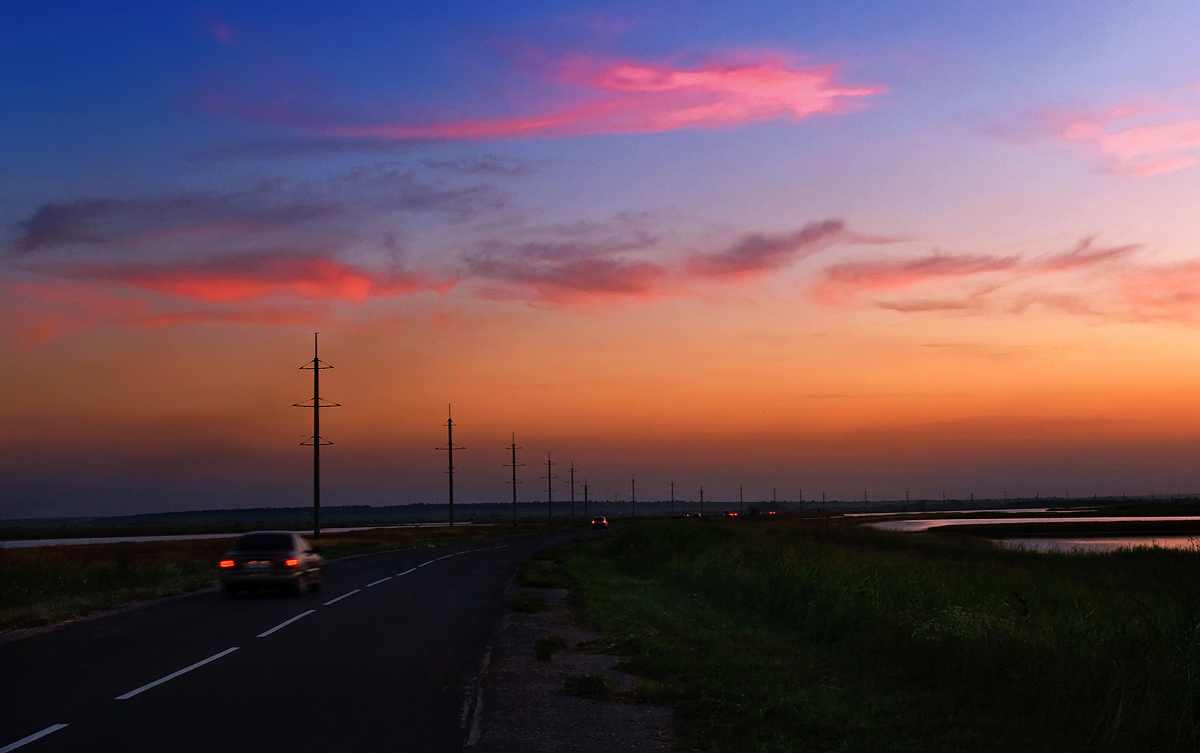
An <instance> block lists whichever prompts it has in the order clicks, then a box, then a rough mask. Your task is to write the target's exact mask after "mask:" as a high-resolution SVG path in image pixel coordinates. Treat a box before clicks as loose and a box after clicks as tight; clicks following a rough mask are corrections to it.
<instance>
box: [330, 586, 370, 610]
mask: <svg viewBox="0 0 1200 753" xmlns="http://www.w3.org/2000/svg"><path fill="white" fill-rule="evenodd" d="M361 590H362V589H361V588H356V589H354V590H353V591H351V592H350V593H344V594H342V595H341V596H339V597H337V598H336V599H330V600H329V601H327V602H325V604H324V605H323V606H326V607H327V606H329V605H330V604H336V603H338V602H339V601H341V600H342V599H344V598H346V597H347V596H353V595H354V594H356V593H358V592H359V591H361Z"/></svg>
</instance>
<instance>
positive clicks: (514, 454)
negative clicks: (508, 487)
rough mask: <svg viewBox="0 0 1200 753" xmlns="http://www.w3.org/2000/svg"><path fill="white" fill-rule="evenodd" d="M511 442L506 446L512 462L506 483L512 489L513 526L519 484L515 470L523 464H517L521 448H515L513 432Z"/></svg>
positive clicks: (515, 441)
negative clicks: (509, 478)
mask: <svg viewBox="0 0 1200 753" xmlns="http://www.w3.org/2000/svg"><path fill="white" fill-rule="evenodd" d="M512 440H513V441H512V444H510V445H509V446H508V449H509V450H510V451H512V462H511V463H509V464H508V467H509V468H512V481H509V482H508V483H510V484H512V488H513V525H514V526H515V525H516V524H517V484H519V483H521V482H520V481H517V468H518V467H520V466H523V465H525V464H524V463H518V462H517V450H519V449H521V448H520V447H517V433H516V432H513V435H512Z"/></svg>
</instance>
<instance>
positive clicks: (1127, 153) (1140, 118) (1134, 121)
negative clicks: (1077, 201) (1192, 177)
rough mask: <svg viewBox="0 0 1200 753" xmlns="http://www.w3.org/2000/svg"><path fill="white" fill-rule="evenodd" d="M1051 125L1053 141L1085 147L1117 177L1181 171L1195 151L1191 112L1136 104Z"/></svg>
mask: <svg viewBox="0 0 1200 753" xmlns="http://www.w3.org/2000/svg"><path fill="white" fill-rule="evenodd" d="M1180 115H1186V116H1185V117H1180ZM1052 125H1053V128H1054V135H1055V136H1056V137H1057V138H1058V139H1060V140H1062V141H1066V142H1071V143H1076V144H1083V145H1086V146H1087V147H1088V148H1089V149H1090V150H1092V151H1093V152H1094V153H1095V154H1098V155H1099V156H1101V157H1103V158H1105V159H1106V160H1107V161H1108V163H1109V166H1108V168H1107V171H1108V172H1112V173H1116V174H1119V175H1128V176H1134V177H1146V176H1151V175H1160V174H1162V173H1168V172H1174V171H1176V170H1182V169H1184V168H1186V167H1190V166H1191V165H1193V164H1195V163H1196V161H1197V154H1196V153H1197V152H1200V118H1198V117H1196V112H1195V108H1187V109H1184V108H1181V107H1177V106H1173V105H1169V104H1165V103H1161V102H1156V101H1148V100H1137V101H1132V102H1127V103H1124V104H1121V105H1117V106H1116V107H1113V108H1110V109H1109V110H1107V111H1106V112H1103V113H1100V114H1098V115H1074V116H1070V117H1057V118H1055V119H1054V122H1053V123H1052Z"/></svg>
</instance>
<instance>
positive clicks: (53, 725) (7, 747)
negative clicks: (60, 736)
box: [0, 724, 67, 753]
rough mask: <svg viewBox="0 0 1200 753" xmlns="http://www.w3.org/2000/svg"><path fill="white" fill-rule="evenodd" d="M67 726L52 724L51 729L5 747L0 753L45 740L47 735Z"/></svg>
mask: <svg viewBox="0 0 1200 753" xmlns="http://www.w3.org/2000/svg"><path fill="white" fill-rule="evenodd" d="M65 726H67V725H65V724H51V725H50V726H49V727H47V728H46V729H44V730H42V731H41V732H34V733H33V734H32V735H30V736H29V737H22V738H21V739H20V740H17V741H16V742H15V743H10V744H8V745H5V746H4V747H3V748H0V753H8V751H10V750H16V749H17V748H19V747H21V746H22V745H25V744H26V743H31V742H33V741H34V740H38V739H40V738H43V737H45V736H46V735H48V734H50V733H51V732H58V731H59V730H60V729H62V728H63V727H65Z"/></svg>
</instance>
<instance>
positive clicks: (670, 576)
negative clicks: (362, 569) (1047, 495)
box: [542, 518, 1200, 752]
mask: <svg viewBox="0 0 1200 753" xmlns="http://www.w3.org/2000/svg"><path fill="white" fill-rule="evenodd" d="M549 555H550V557H551V558H552V560H553V561H556V562H557V563H558V566H559V569H560V570H561V571H562V573H564V574H566V575H567V576H569V577H570V579H571V581H572V582H573V590H572V599H573V603H574V605H575V608H576V609H577V612H578V614H579V616H580V617H581V619H583V620H584V621H585V622H587V623H589V624H590V625H592V626H593V627H595V628H598V629H599V630H601V631H603V632H604V633H605V634H606V635H607V636H608V640H609V642H610V645H611V646H612V647H613V651H612V652H613V653H618V654H620V655H624V656H625V657H626V658H625V659H624V663H625V665H626V666H627V667H628V668H629V669H630V670H631V671H633V672H634V673H635V674H637V675H640V676H641V678H643V679H642V682H641V685H640V686H639V688H638V690H637V693H636V696H637V697H638V698H639V699H641V700H644V701H647V702H654V703H665V704H669V705H672V706H674V707H675V709H676V711H677V718H678V720H679V722H680V731H681V735H682V737H683V740H684V742H685V745H686V746H688V747H690V748H691V749H694V750H713V751H763V752H766V751H772V752H773V751H847V752H848V751H863V752H866V751H1013V750H1021V751H1026V750H1028V751H1039V750H1045V751H1164V752H1165V751H1193V750H1196V749H1197V747H1198V743H1200V735H1198V734H1197V710H1198V709H1197V703H1198V702H1200V695H1198V693H1197V691H1198V690H1200V584H1198V578H1197V576H1200V555H1197V554H1194V553H1188V552H1178V551H1164V550H1154V551H1147V550H1142V551H1126V552H1119V553H1113V554H1095V555H1083V556H1074V555H1070V556H1069V555H1046V554H1035V553H1027V552H1015V551H1007V550H1001V549H997V548H993V547H992V546H991V545H989V544H988V543H987V542H983V541H978V540H974V539H971V538H969V537H947V536H944V535H942V536H938V535H933V534H889V533H884V532H879V531H874V530H871V529H863V528H859V527H857V526H850V525H848V524H839V523H838V522H834V524H833V525H832V526H831V527H830V528H829V529H828V530H826V528H825V524H824V523H821V522H816V521H805V520H802V519H780V520H760V521H754V520H752V519H747V518H740V519H738V520H736V521H721V520H695V521H694V520H686V521H672V522H644V523H639V524H635V525H629V524H627V525H625V526H624V527H623V528H622V530H621V531H620V532H619V534H618V535H617V536H615V537H614V538H612V539H608V540H604V541H601V542H596V543H586V544H575V545H572V546H568V547H563V548H561V549H558V550H555V551H553V552H551V553H549ZM542 577H551V576H550V575H549V574H545V575H543V576H542Z"/></svg>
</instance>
